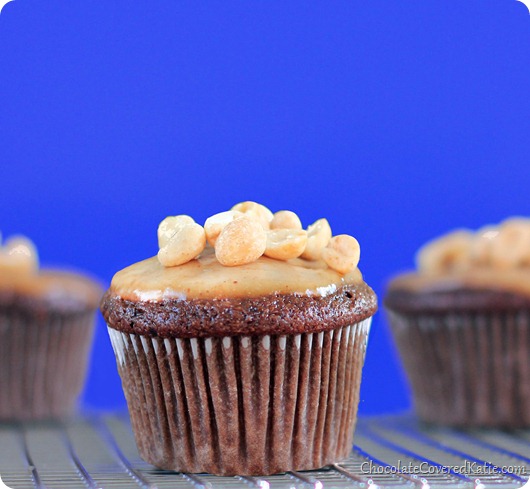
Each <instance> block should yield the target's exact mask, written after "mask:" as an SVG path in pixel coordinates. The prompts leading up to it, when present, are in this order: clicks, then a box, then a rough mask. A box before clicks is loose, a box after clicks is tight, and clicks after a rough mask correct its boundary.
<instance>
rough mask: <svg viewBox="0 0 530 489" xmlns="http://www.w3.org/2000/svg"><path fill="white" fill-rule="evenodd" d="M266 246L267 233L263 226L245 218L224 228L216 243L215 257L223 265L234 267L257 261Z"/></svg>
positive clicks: (239, 218)
mask: <svg viewBox="0 0 530 489" xmlns="http://www.w3.org/2000/svg"><path fill="white" fill-rule="evenodd" d="M266 246H267V233H266V232H265V230H264V229H263V227H262V225H261V224H260V223H259V222H258V221H256V220H254V219H251V218H249V217H247V216H243V217H238V218H236V219H234V220H233V221H231V222H229V223H228V224H227V225H226V226H225V227H224V228H223V230H222V231H221V233H220V234H219V237H218V238H217V241H216V242H215V256H216V257H217V260H218V261H219V263H221V265H224V266H226V267H234V266H237V265H244V264H245V263H252V262H253V261H256V260H257V259H258V258H259V257H260V256H261V255H263V253H264V251H265V248H266Z"/></svg>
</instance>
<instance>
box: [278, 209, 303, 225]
mask: <svg viewBox="0 0 530 489" xmlns="http://www.w3.org/2000/svg"><path fill="white" fill-rule="evenodd" d="M271 229H302V223H301V222H300V218H299V217H298V216H297V215H296V214H295V213H294V212H291V211H278V212H276V213H275V214H274V216H273V218H272V221H271Z"/></svg>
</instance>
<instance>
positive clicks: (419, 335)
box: [385, 218, 530, 428]
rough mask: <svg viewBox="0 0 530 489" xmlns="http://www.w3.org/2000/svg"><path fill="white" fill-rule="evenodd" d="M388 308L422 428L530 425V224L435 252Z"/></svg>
mask: <svg viewBox="0 0 530 489" xmlns="http://www.w3.org/2000/svg"><path fill="white" fill-rule="evenodd" d="M385 307H386V309H387V311H388V313H389V319H390V324H391V326H392V330H393V334H394V337H395V339H396V342H397V345H398V348H399V350H400V352H401V357H402V360H403V363H404V365H405V369H406V371H407V373H408V376H409V378H410V382H411V384H412V390H413V396H414V403H415V407H416V410H417V412H418V415H419V416H420V418H421V419H422V420H424V421H426V422H429V423H439V424H445V425H452V426H460V427H498V428H522V427H529V426H530V220H529V219H520V218H512V219H509V220H506V221H504V222H503V223H501V224H500V225H498V226H488V227H486V228H483V229H481V230H479V231H477V232H471V231H467V230H459V231H455V232H453V233H450V234H448V235H446V236H443V237H441V238H439V239H437V240H435V241H432V242H430V243H428V244H427V245H425V246H424V247H423V248H422V249H421V250H420V251H419V253H418V255H417V271H416V272H412V273H407V274H403V275H400V276H398V277H396V278H395V279H393V280H392V281H391V282H390V284H389V288H388V293H387V296H386V298H385Z"/></svg>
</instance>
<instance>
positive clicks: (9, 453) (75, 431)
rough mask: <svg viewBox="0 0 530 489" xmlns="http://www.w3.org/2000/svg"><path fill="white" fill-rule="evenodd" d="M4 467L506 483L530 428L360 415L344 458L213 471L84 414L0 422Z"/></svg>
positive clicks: (524, 471)
mask: <svg viewBox="0 0 530 489" xmlns="http://www.w3.org/2000/svg"><path fill="white" fill-rule="evenodd" d="M0 475H1V477H2V480H3V481H4V483H5V484H6V485H7V486H8V487H10V488H37V489H54V488H58V489H59V488H63V489H66V488H68V489H70V488H83V487H88V488H90V489H106V488H127V489H129V488H138V487H140V488H144V489H155V488H159V489H164V488H173V489H179V488H194V489H215V488H231V487H234V488H238V487H239V488H256V489H275V488H278V489H279V488H282V489H283V488H289V489H298V488H300V489H310V488H313V489H329V488H362V489H379V488H381V489H386V488H396V489H400V488H403V489H429V488H433V489H436V488H444V489H447V488H458V489H467V488H470V489H471V488H473V489H487V488H489V487H494V488H496V489H497V488H498V489H512V488H520V487H522V486H523V485H524V484H525V483H526V482H528V478H529V476H530V431H515V432H501V431H478V430H475V431H465V432H464V431H456V430H450V429H443V428H425V427H421V426H420V425H418V423H417V422H416V421H415V420H414V418H413V417H411V416H394V417H376V418H362V419H361V420H360V422H359V425H358V428H357V431H356V435H355V446H354V447H353V450H352V453H351V455H350V457H349V458H348V460H346V461H343V462H341V463H340V464H336V465H333V466H330V467H326V468H325V469H321V470H316V471H308V472H288V473H286V474H280V475H274V476H268V477H243V476H238V477H216V476H213V475H208V474H187V473H175V472H167V471H161V470H157V469H155V468H154V467H152V466H150V465H149V464H147V463H145V462H144V461H142V460H141V459H140V457H139V456H138V453H137V451H136V446H135V443H134V439H133V435H132V432H131V428H130V425H129V421H128V418H127V416H126V415H125V414H105V415H88V416H84V417H79V418H77V419H75V420H72V421H69V422H67V423H61V424H33V425H31V424H26V425H0ZM1 487H2V485H1V484H0V488H1ZM529 487H530V486H529Z"/></svg>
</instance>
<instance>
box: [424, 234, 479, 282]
mask: <svg viewBox="0 0 530 489" xmlns="http://www.w3.org/2000/svg"><path fill="white" fill-rule="evenodd" d="M473 240H474V236H473V234H472V233H471V232H469V231H467V230H460V231H454V232H453V233H451V234H448V235H446V236H443V237H442V238H438V239H436V240H434V241H431V242H430V243H427V244H426V245H425V246H423V247H422V248H421V249H420V250H419V251H418V254H417V256H416V262H417V265H418V269H419V270H420V271H422V272H428V273H434V274H437V273H444V272H448V271H452V270H460V269H462V268H465V267H466V266H467V265H469V263H470V257H471V245H472V243H473Z"/></svg>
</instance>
